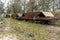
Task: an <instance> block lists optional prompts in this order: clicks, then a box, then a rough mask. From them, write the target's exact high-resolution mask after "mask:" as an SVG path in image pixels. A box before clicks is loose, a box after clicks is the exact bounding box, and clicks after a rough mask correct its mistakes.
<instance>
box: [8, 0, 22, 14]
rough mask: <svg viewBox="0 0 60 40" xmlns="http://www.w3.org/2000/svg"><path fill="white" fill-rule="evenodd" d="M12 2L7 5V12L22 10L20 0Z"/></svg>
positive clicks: (19, 11)
mask: <svg viewBox="0 0 60 40" xmlns="http://www.w3.org/2000/svg"><path fill="white" fill-rule="evenodd" d="M13 2H14V3H11V4H10V6H8V9H7V13H21V12H22V6H21V5H20V2H21V1H20V0H13Z"/></svg>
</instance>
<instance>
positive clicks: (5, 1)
mask: <svg viewBox="0 0 60 40" xmlns="http://www.w3.org/2000/svg"><path fill="white" fill-rule="evenodd" d="M1 1H2V2H3V3H4V4H5V7H6V6H7V3H8V2H9V0H1Z"/></svg>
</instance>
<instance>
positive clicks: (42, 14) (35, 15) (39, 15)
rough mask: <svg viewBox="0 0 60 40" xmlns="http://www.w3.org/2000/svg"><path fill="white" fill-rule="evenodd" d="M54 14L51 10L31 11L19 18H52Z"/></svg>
mask: <svg viewBox="0 0 60 40" xmlns="http://www.w3.org/2000/svg"><path fill="white" fill-rule="evenodd" d="M53 18H54V15H53V14H52V13H49V12H30V13H23V15H22V16H21V17H20V18H19V19H23V20H39V21H40V20H46V21H47V20H52V19H53Z"/></svg>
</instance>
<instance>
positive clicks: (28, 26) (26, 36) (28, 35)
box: [0, 18, 60, 40]
mask: <svg viewBox="0 0 60 40" xmlns="http://www.w3.org/2000/svg"><path fill="white" fill-rule="evenodd" d="M3 21H4V22H3ZM3 21H0V22H1V23H0V34H3V35H5V34H16V35H17V37H18V39H19V40H48V39H51V40H53V39H56V38H54V35H52V34H54V32H52V31H51V30H50V29H49V28H48V27H47V26H46V25H43V24H37V23H32V22H28V21H18V20H15V19H11V18H4V20H3ZM49 27H50V26H49ZM59 33H60V32H58V33H55V34H56V36H58V35H60V34H59ZM52 37H53V38H52ZM58 37H59V36H58Z"/></svg>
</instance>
